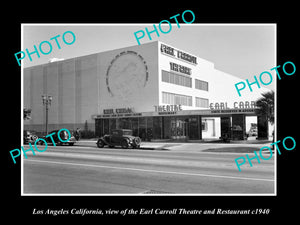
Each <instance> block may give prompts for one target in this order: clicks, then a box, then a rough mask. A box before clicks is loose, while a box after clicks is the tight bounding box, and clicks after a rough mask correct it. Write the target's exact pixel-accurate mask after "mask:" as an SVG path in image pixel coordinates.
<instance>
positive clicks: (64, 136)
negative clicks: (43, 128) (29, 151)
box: [38, 130, 76, 145]
mask: <svg viewBox="0 0 300 225" xmlns="http://www.w3.org/2000/svg"><path fill="white" fill-rule="evenodd" d="M58 131H60V130H53V131H51V132H49V133H48V135H49V134H52V133H55V134H54V135H51V136H49V137H46V136H47V135H46V136H44V137H40V138H43V139H44V140H46V141H47V143H53V142H52V140H51V137H52V138H53V141H54V142H55V144H56V145H63V144H68V145H74V143H75V142H76V139H75V137H74V136H73V135H71V138H70V140H68V141H67V142H62V141H60V140H59V138H58V136H57V133H58ZM59 137H60V139H61V140H63V141H65V140H67V139H69V134H68V132H67V131H66V130H62V131H61V132H60V133H59ZM38 144H41V145H43V144H44V142H43V141H39V143H38Z"/></svg>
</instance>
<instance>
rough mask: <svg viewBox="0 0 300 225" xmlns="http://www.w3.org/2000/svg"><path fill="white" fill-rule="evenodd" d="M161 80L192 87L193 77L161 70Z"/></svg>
mask: <svg viewBox="0 0 300 225" xmlns="http://www.w3.org/2000/svg"><path fill="white" fill-rule="evenodd" d="M161 80H162V81H163V82H166V83H171V84H176V85H180V86H184V87H190V88H191V87H192V78H190V77H187V76H183V75H180V74H176V73H172V72H168V71H165V70H162V71H161Z"/></svg>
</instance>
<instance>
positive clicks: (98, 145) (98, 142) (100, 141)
mask: <svg viewBox="0 0 300 225" xmlns="http://www.w3.org/2000/svg"><path fill="white" fill-rule="evenodd" d="M104 145H105V144H104V141H102V140H101V139H100V140H98V141H97V147H98V148H103V147H104Z"/></svg>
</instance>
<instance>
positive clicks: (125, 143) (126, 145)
mask: <svg viewBox="0 0 300 225" xmlns="http://www.w3.org/2000/svg"><path fill="white" fill-rule="evenodd" d="M121 146H122V148H125V149H126V148H128V147H129V143H128V140H127V139H124V140H123V141H122V142H121Z"/></svg>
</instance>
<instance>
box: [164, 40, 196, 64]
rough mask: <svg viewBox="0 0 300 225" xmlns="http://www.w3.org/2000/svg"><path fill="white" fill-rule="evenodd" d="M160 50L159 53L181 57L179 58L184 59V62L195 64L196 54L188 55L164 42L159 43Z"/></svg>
mask: <svg viewBox="0 0 300 225" xmlns="http://www.w3.org/2000/svg"><path fill="white" fill-rule="evenodd" d="M160 51H161V53H164V54H167V55H169V56H172V57H175V58H177V59H181V60H184V61H186V62H190V63H193V64H197V57H196V56H193V55H190V54H188V53H185V52H182V51H179V50H177V49H175V48H172V47H170V46H167V45H165V44H161V45H160Z"/></svg>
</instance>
